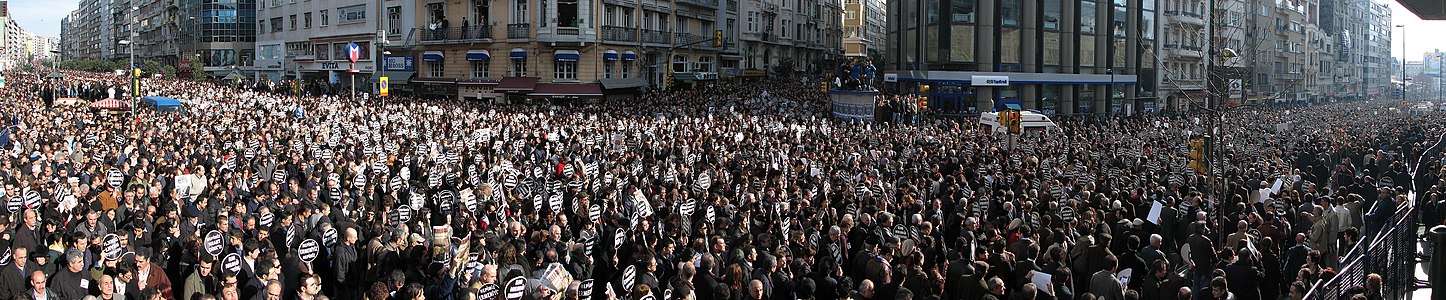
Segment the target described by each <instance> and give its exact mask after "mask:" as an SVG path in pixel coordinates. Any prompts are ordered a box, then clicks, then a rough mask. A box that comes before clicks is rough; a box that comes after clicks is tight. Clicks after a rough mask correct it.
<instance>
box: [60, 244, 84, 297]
mask: <svg viewBox="0 0 1446 300" xmlns="http://www.w3.org/2000/svg"><path fill="white" fill-rule="evenodd" d="M65 265H66V268H65V269H64V270H60V271H58V273H56V274H55V275H54V276H51V277H50V289H51V290H53V291H55V293H56V295H58V296H59V297H58V298H60V299H80V298H84V297H85V296H86V294H89V291H88V290H89V289H90V286H89V282H88V280H87V279H86V278H85V277H86V275H87V274H83V273H81V271H84V269H85V257H84V256H82V255H81V254H80V252H70V253H68V254H66V255H65Z"/></svg>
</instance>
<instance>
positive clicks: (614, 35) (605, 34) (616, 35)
mask: <svg viewBox="0 0 1446 300" xmlns="http://www.w3.org/2000/svg"><path fill="white" fill-rule="evenodd" d="M602 40H603V42H604V43H614V42H615V43H624V44H634V43H637V42H638V29H637V28H627V27H621V26H603V27H602Z"/></svg>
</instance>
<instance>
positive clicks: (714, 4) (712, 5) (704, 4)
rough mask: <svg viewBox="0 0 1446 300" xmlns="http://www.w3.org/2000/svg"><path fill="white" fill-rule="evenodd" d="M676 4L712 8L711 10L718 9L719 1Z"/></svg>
mask: <svg viewBox="0 0 1446 300" xmlns="http://www.w3.org/2000/svg"><path fill="white" fill-rule="evenodd" d="M675 2H677V3H680V4H687V5H693V6H698V7H710V8H717V7H718V0H675Z"/></svg>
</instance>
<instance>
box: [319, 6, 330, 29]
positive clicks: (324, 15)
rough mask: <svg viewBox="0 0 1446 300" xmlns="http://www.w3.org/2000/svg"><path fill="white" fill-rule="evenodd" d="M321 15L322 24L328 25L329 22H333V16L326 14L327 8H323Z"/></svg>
mask: <svg viewBox="0 0 1446 300" xmlns="http://www.w3.org/2000/svg"><path fill="white" fill-rule="evenodd" d="M320 16H321V26H326V25H327V24H328V23H331V18H329V17H327V14H326V10H325V9H323V10H321V15H320Z"/></svg>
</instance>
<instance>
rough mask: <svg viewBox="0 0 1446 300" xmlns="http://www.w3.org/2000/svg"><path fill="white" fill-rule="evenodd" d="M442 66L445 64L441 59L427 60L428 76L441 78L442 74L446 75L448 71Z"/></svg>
mask: <svg viewBox="0 0 1446 300" xmlns="http://www.w3.org/2000/svg"><path fill="white" fill-rule="evenodd" d="M442 66H443V64H442V62H441V61H429V62H427V77H432V78H441V77H442V76H444V74H446V72H444V70H442Z"/></svg>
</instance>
